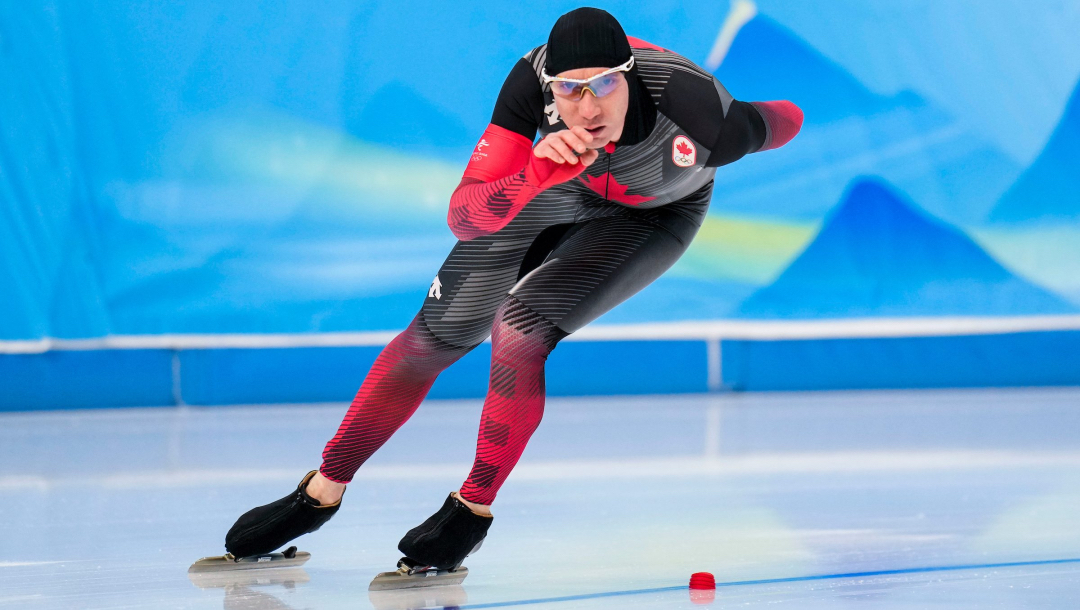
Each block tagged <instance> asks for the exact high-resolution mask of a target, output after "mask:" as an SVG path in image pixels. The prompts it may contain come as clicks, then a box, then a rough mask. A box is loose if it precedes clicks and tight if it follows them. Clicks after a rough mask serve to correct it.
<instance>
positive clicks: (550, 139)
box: [525, 127, 600, 190]
mask: <svg viewBox="0 0 1080 610" xmlns="http://www.w3.org/2000/svg"><path fill="white" fill-rule="evenodd" d="M592 140H593V137H592V134H590V133H589V132H587V131H585V128H584V127H572V128H570V129H564V130H562V131H556V132H555V133H551V134H548V135H547V137H545V138H544V139H543V140H540V143H539V144H537V145H536V146H535V147H534V148H533V154H532V156H531V157H529V163H528V165H526V166H525V179H526V180H528V181H529V183H531V184H532V185H533V186H535V187H536V188H539V189H540V190H544V189H547V188H550V187H552V186H555V185H556V184H561V183H563V182H566V181H568V180H573V179H574V178H575V177H577V175H578V174H580V173H581V172H583V171H585V168H586V167H589V166H590V165H592V164H593V161H596V158H597V157H598V156H599V155H600V153H598V152H596V150H594V149H591V148H589V147H588V146H587V145H588V144H589V143H590V142H592ZM575 152H576V153H580V154H579V155H575V154H574V153H575Z"/></svg>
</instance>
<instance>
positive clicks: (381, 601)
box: [368, 585, 469, 610]
mask: <svg viewBox="0 0 1080 610" xmlns="http://www.w3.org/2000/svg"><path fill="white" fill-rule="evenodd" d="M368 599H369V600H371V605H372V606H374V607H375V610H417V609H419V608H445V607H451V606H460V605H462V604H464V603H466V602H468V601H469V596H468V595H467V594H466V593H465V588H464V587H462V586H461V585H446V586H442V587H423V588H419V589H401V590H398V591H368Z"/></svg>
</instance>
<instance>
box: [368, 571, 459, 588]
mask: <svg viewBox="0 0 1080 610" xmlns="http://www.w3.org/2000/svg"><path fill="white" fill-rule="evenodd" d="M468 575H469V568H466V567H460V568H458V569H456V570H454V571H453V572H451V571H450V570H426V571H424V572H417V573H416V574H409V573H408V572H407V571H406V570H398V571H396V572H383V573H382V574H379V575H378V576H376V577H375V578H374V579H373V580H372V581H371V584H370V585H368V591H391V590H394V589H415V588H417V587H441V586H445V585H460V584H461V583H462V581H464V580H465V577H466V576H468Z"/></svg>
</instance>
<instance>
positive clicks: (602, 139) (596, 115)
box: [554, 68, 630, 148]
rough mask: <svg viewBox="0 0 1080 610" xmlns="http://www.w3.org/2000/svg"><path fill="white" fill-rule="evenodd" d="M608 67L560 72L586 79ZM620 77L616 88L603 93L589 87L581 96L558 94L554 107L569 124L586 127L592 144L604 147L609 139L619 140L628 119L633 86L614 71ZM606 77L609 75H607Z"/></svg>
mask: <svg viewBox="0 0 1080 610" xmlns="http://www.w3.org/2000/svg"><path fill="white" fill-rule="evenodd" d="M606 70H607V68H578V69H576V70H567V71H566V72H560V73H559V74H558V76H561V77H563V78H577V79H586V78H591V77H593V76H596V75H597V74H600V73H601V72H605V71H606ZM611 76H614V77H615V78H617V79H619V85H618V87H616V88H615V90H614V91H612V92H611V93H609V94H607V95H605V96H604V97H596V96H595V95H593V93H592V92H591V91H589V90H588V89H586V90H585V91H584V92H583V93H582V95H581V97H580V98H578V97H576V96H575V97H563V96H560V95H555V96H554V98H555V108H556V110H558V111H559V116H561V117H562V120H563V123H566V126H567V127H568V128H569V127H584V128H585V129H586V130H588V132H589V133H590V134H592V136H593V141H592V142H591V143H590V144H589V148H603V147H604V145H605V144H607V143H609V142H617V141H618V140H619V137H620V136H622V131H623V125H624V124H625V123H626V109H627V107H629V105H630V87H629V86H628V85H627V83H626V75H625V74H624V73H622V72H615V73H613V74H612V75H611ZM605 78H607V77H605Z"/></svg>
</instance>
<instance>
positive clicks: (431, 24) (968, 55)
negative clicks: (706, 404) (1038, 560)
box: [0, 0, 1080, 340]
mask: <svg viewBox="0 0 1080 610" xmlns="http://www.w3.org/2000/svg"><path fill="white" fill-rule="evenodd" d="M510 6H511V5H504V4H495V3H491V4H479V5H469V6H459V5H455V4H447V3H443V2H397V3H379V2H360V1H349V2H346V1H342V0H336V1H335V0H328V1H325V2H315V3H312V2H298V1H285V0H277V1H253V0H237V1H233V2H227V3H211V2H201V1H200V2H194V1H193V2H182V1H171V2H159V1H150V0H144V1H132V0H124V1H118V0H117V1H105V0H55V1H53V2H44V1H41V0H24V1H20V2H5V3H0V82H3V83H4V85H3V87H0V210H2V214H0V291H2V295H0V296H2V299H0V339H4V340H12V339H39V338H43V337H59V338H78V337H97V336H103V335H109V334H124V335H127V334H156V333H226V332H228V333H234V332H309V331H343V330H383V329H397V328H400V327H403V326H404V325H405V324H406V323H407V321H408V320H409V319H410V318H411V316H412V315H413V313H414V312H415V310H416V308H417V307H419V305H420V303H421V299H422V297H423V296H424V293H425V290H426V287H427V285H428V284H429V282H430V281H431V278H432V276H433V275H434V273H435V271H436V270H437V268H438V265H439V263H440V262H441V260H442V258H443V257H444V256H445V254H446V252H447V251H448V250H449V248H450V247H451V246H452V244H453V243H454V239H453V237H452V235H451V234H450V232H449V230H448V229H447V228H446V226H445V211H446V206H447V200H448V197H449V194H450V192H451V191H452V189H453V188H454V186H455V185H456V184H457V181H458V179H459V177H460V175H461V172H462V170H463V168H464V164H465V162H466V160H467V159H468V156H469V153H470V150H471V148H472V146H473V145H474V144H475V140H476V139H477V138H478V136H479V134H480V133H481V132H482V130H483V129H484V127H485V126H486V124H487V121H488V117H489V115H490V112H491V108H492V104H493V101H494V98H495V95H496V93H497V91H498V89H499V86H500V85H501V82H502V79H503V78H504V76H505V74H506V73H507V71H508V70H509V69H510V67H511V66H512V65H513V63H514V62H515V61H516V59H517V58H518V57H519V56H521V55H522V54H524V53H525V52H526V51H527V50H529V49H530V48H532V47H533V46H535V45H537V44H540V43H541V42H543V41H544V40H545V39H546V35H547V31H548V29H549V28H550V26H551V24H552V23H553V21H554V20H555V18H556V17H557V16H558V15H559V14H561V13H562V12H564V11H566V10H568V9H570V8H573V7H574V6H576V5H575V4H572V3H568V2H523V3H516V4H514V5H512V8H509V7H510ZM601 6H603V7H604V8H607V9H608V10H610V11H611V12H612V13H613V14H614V15H615V16H616V17H618V18H619V19H620V20H621V21H622V22H623V24H624V26H625V28H626V30H627V32H628V33H630V34H631V35H635V36H638V37H640V38H644V39H646V40H649V41H651V42H653V43H656V44H659V45H661V46H664V47H667V48H670V49H673V50H675V51H678V52H680V53H682V54H684V55H686V56H687V57H689V58H691V59H693V60H695V61H698V62H699V63H702V64H703V65H705V64H709V65H708V66H707V67H709V68H710V69H712V70H714V71H715V73H716V74H717V75H718V76H719V78H720V79H721V80H722V81H723V82H724V84H725V85H726V86H727V87H728V89H729V90H730V91H731V92H732V93H733V94H734V95H735V96H736V97H738V98H741V99H746V100H764V99H790V100H792V101H794V102H796V103H797V104H799V105H800V106H801V107H802V108H803V109H804V110H805V112H806V125H805V127H804V129H803V132H802V133H801V134H800V135H799V137H798V138H797V139H796V140H794V141H793V142H792V143H791V144H789V145H788V146H786V147H785V148H783V149H781V150H778V151H772V152H768V153H765V154H761V155H753V156H751V157H748V158H746V159H744V160H742V161H739V162H738V163H736V164H734V165H731V166H728V167H725V168H722V169H721V170H720V172H719V173H718V174H717V187H716V194H715V196H714V200H713V205H712V209H711V211H710V216H709V219H708V221H707V222H706V224H705V226H704V227H703V229H702V232H701V234H700V235H699V237H698V239H697V240H696V242H695V244H694V246H693V247H692V249H691V251H690V252H689V253H688V254H687V255H686V257H684V259H683V260H682V261H680V263H679V264H678V265H677V266H676V267H675V268H674V269H673V270H672V271H671V272H670V273H669V274H668V275H666V276H665V277H664V278H662V279H661V280H659V281H658V282H657V283H656V284H654V285H653V286H651V287H650V288H648V289H646V291H644V292H643V293H641V294H640V295H638V296H637V297H635V298H634V299H632V300H630V301H629V302H628V303H626V304H624V305H623V306H621V307H619V308H618V309H616V310H615V311H613V312H611V313H610V314H609V315H608V316H606V317H605V318H604V319H603V320H601V323H603V322H652V321H669V320H685V319H715V318H755V319H760V318H776V319H791V318H826V317H851V316H855V317H866V316H870V317H873V316H915V315H917V316H927V315H929V316H937V315H1014V314H1025V315H1028V314H1060V313H1075V312H1077V311H1078V310H1080V274H1078V273H1076V269H1077V268H1080V225H1078V223H1077V220H1078V219H1080V177H1078V176H1080V172H1077V171H1076V166H1077V159H1080V95H1078V94H1077V93H1076V85H1077V79H1078V74H1080V45H1077V44H1076V43H1075V32H1077V31H1080V5H1078V4H1077V3H1075V2H1067V1H1062V2H1050V1H1047V2H1039V3H1035V4H1031V3H1028V2H1021V1H1014V0H1000V1H995V2H974V1H973V2H949V3H942V2H935V1H932V0H924V1H911V2H908V1H905V2H895V1H891V0H890V1H883V0H882V1H860V2H855V1H853V0H849V1H833V2H828V3H798V2H782V1H780V0H762V1H761V2H759V3H758V4H757V6H756V9H755V8H754V7H752V5H750V4H749V3H744V4H743V5H742V6H741V8H740V10H738V11H735V14H736V15H743V16H744V18H743V19H736V18H733V17H731V16H730V14H729V10H730V8H731V7H730V6H729V5H728V4H727V3H725V2H715V3H697V4H671V3H640V2H605V3H601ZM751 14H752V15H753V16H752V18H750V19H749V20H746V19H745V16H747V15H751ZM725 23H727V30H728V31H729V32H735V36H734V39H733V41H732V42H731V45H730V48H728V49H727V51H726V53H725V52H723V51H724V48H723V47H724V45H722V44H721V45H719V46H717V44H716V43H717V38H718V35H719V34H720V32H721V29H722V28H723V27H724V26H725ZM740 26H741V27H740ZM714 50H715V51H717V52H714V53H713V61H711V62H709V61H707V59H708V58H709V57H710V53H711V52H713V51H714ZM716 58H722V60H721V61H717V59H716Z"/></svg>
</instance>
